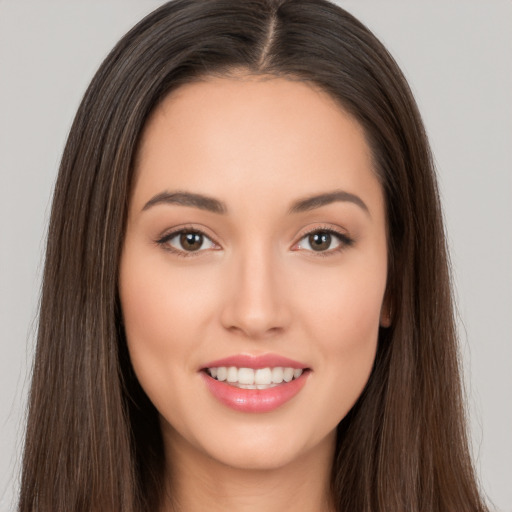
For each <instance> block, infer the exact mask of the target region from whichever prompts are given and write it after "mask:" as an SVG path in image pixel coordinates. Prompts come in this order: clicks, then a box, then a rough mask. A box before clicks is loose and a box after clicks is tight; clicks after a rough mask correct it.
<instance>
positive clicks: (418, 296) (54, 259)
mask: <svg viewBox="0 0 512 512" xmlns="http://www.w3.org/2000/svg"><path fill="white" fill-rule="evenodd" d="M235 69H243V70H245V72H247V73H254V74H266V75H275V76H284V77H290V78H293V79H300V80H304V81H309V82H311V83H314V84H315V85H317V86H320V87H321V88H323V89H324V90H325V91H326V92H328V93H329V94H330V95H331V96H332V97H334V98H335V99H337V100H338V101H339V103H340V104H341V105H342V106H343V107H344V109H345V110H347V111H348V112H350V113H351V114H352V115H353V116H354V117H355V118H356V119H357V120H358V121H359V122H360V124H361V125H362V126H363V128H364V130H365V133H366V137H367V139H368V141H369V144H370V146H371V149H372V153H373V159H374V167H375V172H376V173H377V175H378V177H379V179H380V181H381V183H382V187H383V190H384V193H385V198H386V205H387V220H388V225H389V236H388V238H389V242H388V243H389V261H390V266H389V278H388V290H387V294H388V298H389V303H390V306H391V314H392V325H391V327H389V328H386V329H382V330H381V332H380V333H379V342H378V350H377V356H376V360H375V364H374V368H373V372H372V374H371V377H370V379H369V382H368V384H367V386H366V388H365V390H364V392H363V394H362V396H361V397H360V399H359V400H358V402H357V403H356V405H355V406H354V407H353V409H352V410H351V411H350V413H349V414H348V415H347V416H346V417H345V418H344V419H343V420H342V421H341V423H340V425H339V427H338V438H337V447H336V450H337V452H336V455H335V461H334V466H333V470H332V493H333V497H334V503H335V504H336V507H337V510H338V511H342V512H353V511H358V512H377V511H380V512H397V511H408V512H420V511H422V512H424V511H430V512H434V511H439V512H448V511H451V512H462V511H466V512H468V511H484V510H486V507H485V505H484V504H483V502H482V500H481V498H480V496H479V492H478V488H477V485H476V483H475V476H474V472H473V468H472V464H471V460H470V457H469V453H468V440H467V438H466V433H465V418H464V409H463V402H462V394H461V383H460V373H459V362H458V355H457V340H456V333H455V328H454V319H453V309H452V302H451V291H450V276H449V267H448V261H447V251H446V244H445V237H444V231H443V224H442V216H441V209H440V205H439V197H438V191H437V185H436V179H435V174H434V169H433V165H432V158H431V155H430V150H429V145H428V141H427V138H426V135H425V131H424V128H423V125H422V121H421V118H420V115H419V113H418V110H417V107H416V104H415V102H414V99H413V97H412V95H411V92H410V90H409V88H408V85H407V83H406V81H405V79H404V77H403V75H402V73H401V72H400V70H399V68H398V66H397V65H396V63H395V62H394V60H393V58H392V57H391V56H390V55H389V53H388V52H387V51H386V50H385V48H384V47H383V46H382V44H381V43H380V42H379V41H378V40H377V39H376V38H375V37H374V36H373V35H372V34H371V32H370V31H369V30H368V29H367V28H366V27H364V26H363V25H362V24H361V23H360V22H359V21H357V20H356V19H355V18H353V17H352V16H351V15H350V14H348V13H347V12H345V11H344V10H342V9H341V8H339V7H337V6H335V5H333V4H331V3H329V2H328V1H326V0H244V1H240V0H209V1H204V0H175V1H172V2H170V3H168V4H165V5H163V6H162V7H160V8H159V9H157V10H156V11H154V12H153V13H152V14H150V15H149V16H147V17H146V18H145V19H144V20H142V21H141V22H140V23H139V24H138V25H136V26H135V27H134V28H133V29H132V30H131V31H130V32H129V33H128V34H126V36H124V37H123V39H122V40H121V41H120V42H119V43H118V44H117V46H116V47H115V48H114V49H113V51H112V52H111V53H110V55H109V56H108V57H107V58H106V60H105V61H104V63H103V64H102V66H101V67H100V69H99V71H98V72H97V74H96V76H95V77H94V79H93V81H92V83H91V85H90V86H89V88H88V90H87V92H86V94H85V97H84V99H83V101H82V104H81V106H80V108H79V110H78V113H77V115H76V118H75V121H74V123H73V126H72V129H71V132H70V135H69V139H68V142H67V145H66V148H65V151H64V155H63V158H62V163H61V166H60V171H59V176H58V180H57V184H56V188H55V195H54V199H53V208H52V214H51V221H50V228H49V234H48V245H47V254H46V265H45V271H44V281H43V291H42V299H41V309H40V319H39V332H38V341H37V351H36V355H35V362H34V368H33V380H32V388H31V392H30V402H29V416H28V425H27V433H26V444H25V451H24V460H23V475H22V485H21V494H20V500H19V511H20V512H28V511H36V510H37V511H45V512H46V511H74V512H78V511H89V512H90V511H99V510H102V511H105V510H110V511H112V512H114V511H121V510H122V511H126V512H135V511H148V512H149V511H150V510H156V509H157V508H158V506H159V503H160V500H161V496H162V489H163V475H164V470H165V468H164V459H163V447H162V438H161V433H160V430H159V424H158V419H157V412H156V410H155V408H154V406H153V405H152V404H151V402H150V401H149V399H148V398H147V397H146V395H145V394H144V392H143V391H142V389H141V388H140V385H139V384H138V382H137V380H136V378H135V376H134V373H133V370H132V368H131V365H130V360H129V357H128V354H127V349H126V342H125V338H124V332H123V325H122V316H121V312H120V307H119V300H118V292H117V287H118V264H119V257H120V252H121V247H122V243H123V232H124V226H125V220H126V213H127V205H128V201H129V195H130V186H131V180H132V173H133V168H134V160H135V157H136V153H137V145H138V142H139V139H140V135H141V132H142V130H143V127H144V125H145V122H146V120H147V119H148V116H149V115H150V114H151V112H152V111H153V109H154V108H155V106H156V105H158V104H159V102H160V101H161V100H162V98H163V97H164V96H166V95H167V94H168V93H169V92H170V91H171V90H173V89H175V88H177V87H179V86H180V85H181V84H184V83H187V82H190V81H192V80H196V79H201V78H203V77H207V76H209V75H210V76H211V75H214V74H216V75H218V74H220V75H224V76H226V75H229V73H230V72H231V71H233V70H235Z"/></svg>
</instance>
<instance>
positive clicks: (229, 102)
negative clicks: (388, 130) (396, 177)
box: [133, 77, 380, 204]
mask: <svg viewBox="0 0 512 512" xmlns="http://www.w3.org/2000/svg"><path fill="white" fill-rule="evenodd" d="M340 187H342V188H343V189H346V190H347V191H349V192H350V191H353V190H351V189H358V191H359V192H361V190H362V189H365V188H366V189H368V190H369V191H370V192H373V193H377V194H379V193H380V186H379V184H378V181H377V179H376V176H375V173H374V172H373V165H372V157H371V152H370V149H369V146H368V144H367V142H366V139H365V135H364V131H363V129H362V127H361V126H360V125H359V123H358V122H357V121H356V120H355V119H354V118H353V117H352V116H350V115H349V114H348V113H346V112H345V111H344V110H343V109H342V108H341V106H340V105H339V103H338V102H337V101H336V100H335V99H334V98H332V97H331V96H330V95H328V94H327V93H325V92H323V91H322V90H320V89H319V88H318V87H316V86H314V85H312V84H310V83H306V82H302V81H297V80H292V79H287V78H269V77H243V78H241V77H237V78H209V79H206V80H204V81H200V82H194V83H191V84H187V85H184V86H181V87H180V88H179V89H177V90H175V91H173V92H172V93H170V94H169V95H168V96H167V97H166V98H165V99H164V101H163V102H162V103H161V104H160V105H159V106H158V107H157V108H156V110H155V111H154V113H153V115H152V116H151V118H150V120H149V121H148V123H147V125H146V127H145V129H144V132H143V137H142V141H141V145H140V150H139V154H138V159H137V168H136V181H135V194H134V197H133V200H134V201H136V202H139V203H140V204H141V202H142V201H144V199H146V200H147V198H148V197H149V196H150V195H152V194H155V193H158V192H161V191H163V190H167V189H170V188H172V189H185V190H188V189H190V188H193V189H194V192H199V193H204V194H206V195H209V196H215V197H220V198H222V199H225V200H227V201H229V199H230V198H232V199H234V198H237V199H243V198H245V199H246V200H254V199H256V197H258V200H259V201H260V202H261V201H264V200H265V199H269V200H270V201H274V202H275V201H280V200H281V201H287V200H288V199H289V198H291V196H294V195H295V196H304V195H308V194H311V193H316V192H323V191H325V190H332V189H339V188H340Z"/></svg>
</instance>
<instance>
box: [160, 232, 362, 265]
mask: <svg viewBox="0 0 512 512" xmlns="http://www.w3.org/2000/svg"><path fill="white" fill-rule="evenodd" d="M184 233H188V234H197V235H201V236H203V237H204V238H206V239H208V240H210V242H211V243H213V244H215V245H218V244H217V243H216V242H215V241H213V240H212V239H211V237H209V236H208V235H207V234H206V233H204V232H203V231H201V230H200V229H197V228H193V227H184V228H181V229H179V230H176V231H172V232H171V233H168V234H166V235H164V236H162V237H161V238H159V239H158V240H156V241H155V242H156V244H157V245H159V246H161V247H162V248H163V249H164V250H166V251H169V252H172V253H173V254H176V255H177V256H179V257H182V258H190V257H195V256H199V254H200V253H201V252H204V249H203V250H197V251H182V250H179V249H176V248H174V247H172V246H171V245H169V241H170V240H172V239H173V238H175V237H176V236H179V235H182V234H184ZM315 233H327V234H329V235H331V236H334V237H335V238H337V239H338V241H339V243H340V245H339V246H338V247H336V248H335V249H329V250H327V251H314V250H311V251H308V252H312V253H315V255H316V256H319V257H324V258H325V257H328V256H331V255H333V254H338V253H340V252H342V251H343V250H345V249H346V248H348V247H351V246H352V245H353V244H354V239H353V238H350V237H349V236H348V235H347V234H345V233H341V232H340V231H337V230H335V229H332V228H331V227H327V226H325V227H324V226H320V227H316V228H314V229H311V230H310V231H307V232H306V233H304V234H303V235H302V236H301V238H300V239H299V241H298V242H296V243H295V244H294V246H296V245H297V244H299V243H300V242H301V241H302V240H304V239H305V238H307V237H309V236H310V235H312V234H315Z"/></svg>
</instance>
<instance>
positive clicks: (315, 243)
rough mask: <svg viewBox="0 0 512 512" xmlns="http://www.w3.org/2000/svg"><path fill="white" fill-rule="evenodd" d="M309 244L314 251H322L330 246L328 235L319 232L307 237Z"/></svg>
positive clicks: (329, 236)
mask: <svg viewBox="0 0 512 512" xmlns="http://www.w3.org/2000/svg"><path fill="white" fill-rule="evenodd" d="M309 244H310V245H311V248H312V249H313V250H314V251H324V250H325V249H329V246H330V245H331V235H330V233H325V232H323V233H322V232H320V233H314V234H312V235H309Z"/></svg>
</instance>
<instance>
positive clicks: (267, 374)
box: [254, 368, 272, 385]
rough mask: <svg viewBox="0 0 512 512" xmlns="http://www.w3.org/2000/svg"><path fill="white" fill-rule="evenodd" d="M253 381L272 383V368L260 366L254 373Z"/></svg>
mask: <svg viewBox="0 0 512 512" xmlns="http://www.w3.org/2000/svg"><path fill="white" fill-rule="evenodd" d="M254 383H255V384H256V385H258V384H259V385H262V384H263V385H268V384H271V383H272V370H271V369H270V368H260V369H259V370H256V372H255V374H254Z"/></svg>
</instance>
